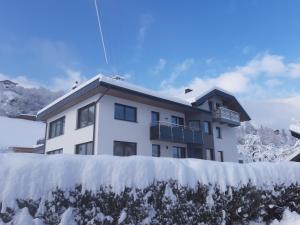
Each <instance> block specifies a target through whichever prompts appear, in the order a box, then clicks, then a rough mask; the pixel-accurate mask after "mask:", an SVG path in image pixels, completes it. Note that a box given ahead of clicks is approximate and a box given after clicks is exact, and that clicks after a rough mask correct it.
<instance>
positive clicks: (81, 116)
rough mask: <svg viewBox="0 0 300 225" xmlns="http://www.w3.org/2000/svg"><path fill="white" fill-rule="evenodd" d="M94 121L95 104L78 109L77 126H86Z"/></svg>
mask: <svg viewBox="0 0 300 225" xmlns="http://www.w3.org/2000/svg"><path fill="white" fill-rule="evenodd" d="M94 121H95V104H94V103H93V104H90V105H87V106H85V107H83V108H81V109H79V110H78V117H77V128H82V127H86V126H89V125H92V124H94Z"/></svg>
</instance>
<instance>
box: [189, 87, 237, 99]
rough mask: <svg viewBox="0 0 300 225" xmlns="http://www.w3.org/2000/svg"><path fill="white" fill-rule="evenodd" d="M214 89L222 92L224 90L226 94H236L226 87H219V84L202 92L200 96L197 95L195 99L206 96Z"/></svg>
mask: <svg viewBox="0 0 300 225" xmlns="http://www.w3.org/2000/svg"><path fill="white" fill-rule="evenodd" d="M214 90H218V91H221V92H224V93H225V94H228V95H231V96H234V94H233V93H231V92H229V91H227V90H225V89H222V88H220V87H217V86H214V87H212V88H210V89H208V90H206V91H204V92H203V93H201V94H200V95H199V96H197V97H196V98H195V99H194V102H195V101H197V100H198V99H200V98H202V97H204V96H205V95H207V94H209V93H210V92H212V91H214Z"/></svg>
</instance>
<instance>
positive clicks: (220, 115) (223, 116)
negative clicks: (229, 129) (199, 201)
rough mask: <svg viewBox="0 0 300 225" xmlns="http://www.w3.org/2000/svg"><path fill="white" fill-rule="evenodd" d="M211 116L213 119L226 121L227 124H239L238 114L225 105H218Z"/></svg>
mask: <svg viewBox="0 0 300 225" xmlns="http://www.w3.org/2000/svg"><path fill="white" fill-rule="evenodd" d="M213 116H214V119H215V120H217V121H219V122H221V123H227V124H228V125H229V126H233V127H235V126H239V125H240V124H241V120H240V114H239V113H238V112H235V111H233V110H230V109H227V108H225V107H219V108H218V109H217V110H215V111H214V114H213Z"/></svg>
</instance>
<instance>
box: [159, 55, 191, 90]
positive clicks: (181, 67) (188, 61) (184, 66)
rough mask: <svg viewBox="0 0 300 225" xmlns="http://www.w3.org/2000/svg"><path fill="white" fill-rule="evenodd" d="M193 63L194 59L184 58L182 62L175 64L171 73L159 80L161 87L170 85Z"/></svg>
mask: <svg viewBox="0 0 300 225" xmlns="http://www.w3.org/2000/svg"><path fill="white" fill-rule="evenodd" d="M194 63H195V60H194V59H185V60H184V61H183V62H181V63H179V64H178V65H176V66H175V68H174V71H173V72H172V73H171V75H170V76H169V77H168V78H167V79H164V80H163V81H162V82H161V87H163V88H166V87H168V86H170V85H172V84H173V82H174V81H175V80H176V79H177V77H178V76H180V75H181V74H182V73H184V72H186V71H187V70H188V69H189V68H190V67H191V66H192V65H193V64H194Z"/></svg>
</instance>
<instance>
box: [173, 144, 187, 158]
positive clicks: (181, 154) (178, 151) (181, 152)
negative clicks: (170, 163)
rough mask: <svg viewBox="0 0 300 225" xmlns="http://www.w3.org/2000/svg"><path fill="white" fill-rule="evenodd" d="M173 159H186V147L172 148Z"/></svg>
mask: <svg viewBox="0 0 300 225" xmlns="http://www.w3.org/2000/svg"><path fill="white" fill-rule="evenodd" d="M172 153H173V158H185V148H184V147H176V146H173V148H172Z"/></svg>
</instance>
